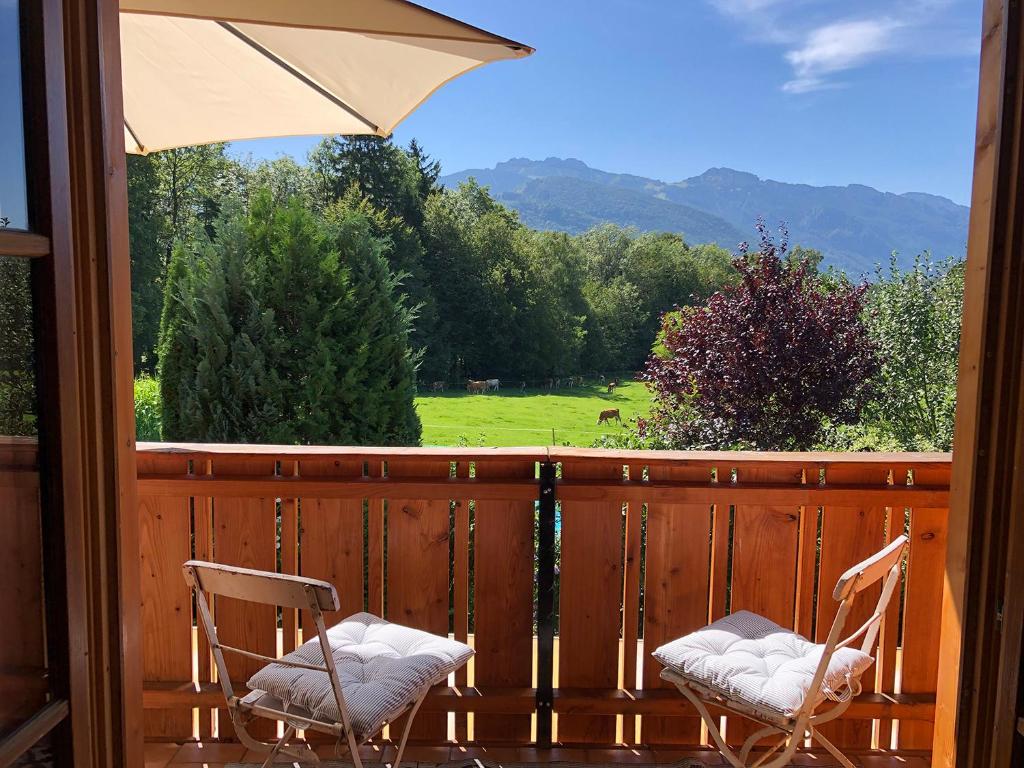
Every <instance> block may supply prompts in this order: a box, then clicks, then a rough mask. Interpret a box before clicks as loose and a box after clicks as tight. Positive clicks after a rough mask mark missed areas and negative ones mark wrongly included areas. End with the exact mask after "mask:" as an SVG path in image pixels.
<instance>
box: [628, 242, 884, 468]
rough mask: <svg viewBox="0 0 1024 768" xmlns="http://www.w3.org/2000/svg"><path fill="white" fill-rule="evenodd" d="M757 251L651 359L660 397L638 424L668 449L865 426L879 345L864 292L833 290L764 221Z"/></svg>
mask: <svg viewBox="0 0 1024 768" xmlns="http://www.w3.org/2000/svg"><path fill="white" fill-rule="evenodd" d="M758 230H759V233H760V248H759V249H758V251H757V252H756V253H753V254H750V255H748V254H747V253H746V249H745V248H743V249H742V250H743V253H741V255H740V257H739V258H737V259H736V261H735V266H736V269H737V270H738V271H739V275H740V279H739V282H738V283H737V284H736V285H734V286H729V287H726V288H724V289H723V290H721V291H719V292H718V293H716V294H715V295H713V296H712V297H711V298H710V299H709V300H708V301H707V303H706V304H704V305H703V306H696V307H691V308H688V309H684V310H683V311H681V312H678V313H675V314H673V315H670V316H668V317H667V318H666V321H665V324H664V326H663V328H662V333H661V344H662V352H661V353H660V354H655V355H652V356H651V358H650V359H649V361H648V364H647V369H646V373H645V378H646V380H647V381H648V382H649V386H650V387H651V389H652V391H653V393H654V396H655V406H654V409H653V412H652V415H651V418H650V419H649V420H647V421H645V422H644V423H642V424H641V425H640V428H641V432H643V433H644V434H645V435H646V436H647V437H648V438H649V439H651V440H652V442H655V443H660V444H662V445H667V446H671V447H695V446H700V447H714V448H734V447H746V448H752V449H758V450H806V449H809V448H811V447H812V446H813V445H814V444H815V442H816V440H817V438H818V436H819V433H820V432H821V429H822V424H823V422H824V420H826V419H827V420H829V421H831V422H832V423H836V424H843V423H849V422H853V421H856V420H857V419H858V418H859V417H860V414H861V412H862V410H863V408H864V406H865V405H866V403H867V402H868V401H869V399H870V397H871V394H872V383H871V382H872V378H873V376H874V374H875V372H876V370H877V368H878V361H877V350H876V345H875V343H874V342H873V341H872V340H871V338H870V336H869V335H868V331H867V328H866V326H865V324H864V322H863V320H862V314H863V311H864V294H865V291H866V290H867V286H866V285H860V286H831V287H829V289H828V290H824V289H823V287H822V286H821V285H820V284H819V280H818V277H817V272H816V270H814V269H812V268H811V266H810V265H809V264H808V263H807V262H805V261H801V262H797V263H792V262H789V261H787V259H786V258H785V255H786V249H787V242H786V235H785V231H784V230H783V232H782V238H781V241H780V242H778V243H776V242H775V241H774V240H773V238H772V237H771V235H770V234H769V232H768V231H767V229H766V227H765V226H764V223H763V222H759V223H758Z"/></svg>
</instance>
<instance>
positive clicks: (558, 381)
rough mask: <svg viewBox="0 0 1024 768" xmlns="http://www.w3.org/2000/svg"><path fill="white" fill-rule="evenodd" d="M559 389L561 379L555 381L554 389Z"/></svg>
mask: <svg viewBox="0 0 1024 768" xmlns="http://www.w3.org/2000/svg"><path fill="white" fill-rule="evenodd" d="M561 388H562V380H561V379H555V389H561Z"/></svg>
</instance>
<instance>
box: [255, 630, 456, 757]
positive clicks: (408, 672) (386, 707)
mask: <svg viewBox="0 0 1024 768" xmlns="http://www.w3.org/2000/svg"><path fill="white" fill-rule="evenodd" d="M327 639H328V642H329V643H330V646H331V653H332V655H333V656H334V662H335V664H336V666H337V669H338V678H339V680H340V682H341V689H342V694H343V695H344V697H345V706H346V707H348V712H349V718H350V721H351V726H352V730H353V731H354V732H355V733H356V734H357V735H358V736H359V737H360V738H365V737H368V736H372V735H374V734H376V733H377V731H378V730H380V728H381V726H382V725H383V724H384V723H385V722H387V721H389V720H391V719H392V718H393V717H395V716H397V715H399V714H401V713H402V711H403V710H404V709H405V708H406V707H407V706H408V705H409V704H411V703H412V702H414V701H415V700H416V699H418V698H419V697H420V696H421V695H422V694H423V693H424V692H425V691H426V690H427V689H428V688H430V686H432V685H436V684H437V683H441V682H444V681H445V680H446V679H447V677H448V675H449V674H450V673H451V672H453V671H454V670H456V669H458V668H459V667H461V666H462V665H463V664H465V663H466V661H467V660H468V659H469V657H470V656H472V655H473V650H472V649H471V648H470V647H469V646H468V645H465V644H463V643H459V642H456V641H454V640H449V639H448V638H447V637H440V636H438V635H432V634H430V633H428V632H421V631H420V630H418V629H412V628H410V627H403V626H402V625H401V624H392V623H390V622H388V621H385V620H384V619H381V618H378V617H377V616H373V615H372V614H369V613H357V614H355V615H353V616H349V617H348V618H347V619H344V620H342V621H340V622H338V623H337V624H335V625H334V626H333V627H331V628H330V629H328V630H327ZM283 658H284V659H287V660H289V661H299V662H303V663H305V664H323V663H324V659H323V653H322V652H321V650H320V641H319V640H318V639H316V638H314V639H312V640H310V641H309V642H307V643H304V644H303V645H301V646H300V647H299V648H297V649H296V650H295V651H293V652H292V653H289V654H288V655H287V656H284V657H283ZM248 685H249V688H251V689H253V690H254V691H263V692H265V693H268V694H270V695H271V696H274V697H276V698H278V699H280V700H281V701H282V702H283V703H284V705H285V706H295V707H299V708H301V709H304V710H307V711H308V712H311V713H312V714H313V716H314V717H315V718H317V719H319V720H327V721H333V722H341V713H340V712H339V711H338V705H337V702H336V701H335V698H334V693H333V691H332V690H331V681H330V678H329V677H328V675H327V673H326V672H317V671H315V670H308V669H297V668H295V667H288V666H285V665H283V664H268V665H267V666H265V667H263V668H262V669H261V670H260V671H259V672H257V673H256V674H255V675H253V676H252V677H251V678H249V683H248Z"/></svg>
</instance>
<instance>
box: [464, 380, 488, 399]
mask: <svg viewBox="0 0 1024 768" xmlns="http://www.w3.org/2000/svg"><path fill="white" fill-rule="evenodd" d="M466 391H467V392H469V393H470V394H471V395H474V394H482V393H484V392H486V391H487V382H486V381H473V380H472V379H470V380H469V381H467V382H466Z"/></svg>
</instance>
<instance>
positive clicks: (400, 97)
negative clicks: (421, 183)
mask: <svg viewBox="0 0 1024 768" xmlns="http://www.w3.org/2000/svg"><path fill="white" fill-rule="evenodd" d="M120 8H121V66H122V71H123V74H122V88H123V93H124V115H125V146H126V148H127V150H128V152H131V153H134V154H145V153H147V152H153V151H157V150H161V149H169V148H171V147H181V146H188V145H192V144H208V143H211V142H215V141H231V140H236V139H253V138H261V137H267V136H300V135H316V134H326V133H339V134H374V135H378V136H387V135H389V134H390V133H391V132H392V131H393V130H394V128H395V126H397V125H398V124H399V123H400V122H401V121H402V120H403V119H405V117H407V116H408V115H409V113H411V112H412V111H413V110H415V109H416V107H418V106H419V105H420V104H421V103H423V101H424V100H426V99H427V98H428V97H429V96H430V95H431V94H432V93H433V92H434V91H435V90H437V89H438V88H440V87H441V86H442V85H444V84H445V83H446V82H448V81H449V80H451V79H453V78H455V77H458V76H459V75H462V74H464V73H466V72H468V71H470V70H472V69H475V68H477V67H479V66H482V65H484V64H488V63H490V62H492V61H499V60H502V59H514V58H521V57H524V56H528V55H529V54H531V53H532V52H533V49H531V48H530V47H528V46H525V45H522V44H520V43H517V42H514V41H512V40H507V39H505V38H503V37H499V36H497V35H493V34H491V33H489V32H485V31H483V30H480V29H477V28H476V27H472V26H469V25H468V24H464V23H462V22H460V21H457V20H455V19H451V18H449V17H447V16H443V15H441V14H439V13H435V12H433V11H430V10H427V9H426V8H422V7H420V6H418V5H415V4H413V3H410V2H406V0H121V2H120Z"/></svg>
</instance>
